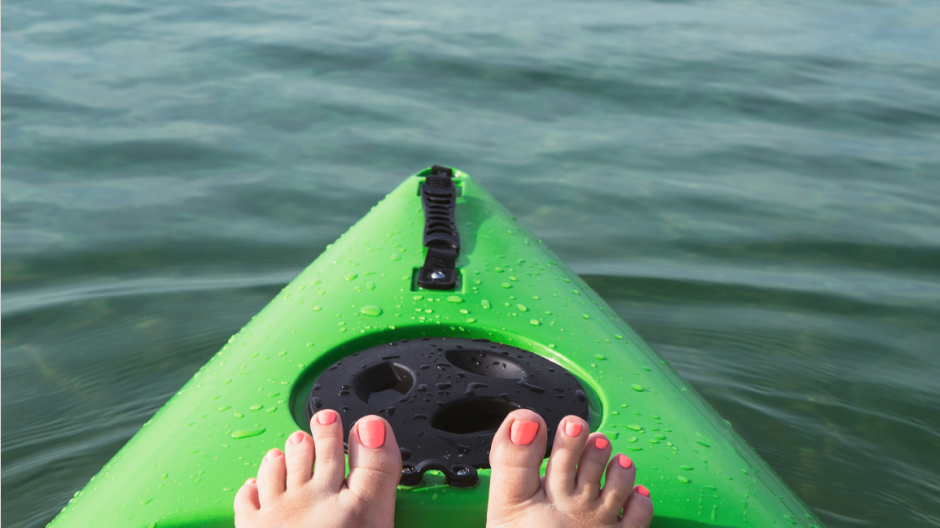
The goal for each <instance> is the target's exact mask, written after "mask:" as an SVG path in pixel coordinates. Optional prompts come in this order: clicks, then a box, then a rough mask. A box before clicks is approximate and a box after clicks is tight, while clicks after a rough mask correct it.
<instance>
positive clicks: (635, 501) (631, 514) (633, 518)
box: [620, 486, 653, 528]
mask: <svg viewBox="0 0 940 528" xmlns="http://www.w3.org/2000/svg"><path fill="white" fill-rule="evenodd" d="M652 521H653V501H652V500H650V491H649V490H648V489H646V486H637V487H636V488H634V490H633V493H631V494H630V497H629V498H628V499H627V503H626V505H624V507H623V521H621V524H620V525H621V526H622V527H623V528H648V527H649V525H650V522H652Z"/></svg>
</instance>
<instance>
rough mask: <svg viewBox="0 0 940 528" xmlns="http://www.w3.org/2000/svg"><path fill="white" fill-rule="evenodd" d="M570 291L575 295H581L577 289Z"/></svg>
mask: <svg viewBox="0 0 940 528" xmlns="http://www.w3.org/2000/svg"><path fill="white" fill-rule="evenodd" d="M571 293H573V294H575V295H581V292H579V291H578V290H571Z"/></svg>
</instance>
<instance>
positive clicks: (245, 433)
mask: <svg viewBox="0 0 940 528" xmlns="http://www.w3.org/2000/svg"><path fill="white" fill-rule="evenodd" d="M266 430H267V429H266V428H264V427H256V428H254V429H239V430H238V431H232V438H234V439H236V440H241V439H242V438H251V437H252V436H258V435H260V434H262V433H264V432H265V431H266Z"/></svg>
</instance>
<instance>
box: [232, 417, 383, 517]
mask: <svg viewBox="0 0 940 528" xmlns="http://www.w3.org/2000/svg"><path fill="white" fill-rule="evenodd" d="M310 431H311V432H312V433H313V436H312V437H311V436H310V435H309V434H307V433H305V432H303V431H297V432H296V433H294V434H292V435H291V436H290V437H289V438H288V439H287V442H286V445H285V448H284V452H281V450H280V449H272V450H271V451H268V454H267V455H265V457H264V460H262V462H261V467H260V468H258V478H257V479H248V482H246V483H245V485H244V486H242V487H241V489H240V490H238V494H237V495H236V496H235V526H236V527H238V528H249V527H255V526H257V527H265V528H267V527H272V526H283V527H290V526H312V525H314V524H315V525H316V526H318V527H324V528H341V527H342V528H345V527H347V526H367V527H375V528H383V527H391V526H392V524H393V522H394V519H395V489H396V487H397V486H398V482H399V479H400V478H401V452H400V451H399V450H398V443H397V442H396V441H395V434H394V433H393V432H392V428H391V426H390V425H389V424H388V422H386V421H385V420H383V419H382V418H379V417H377V416H366V417H365V418H362V419H361V420H359V422H358V423H356V425H354V426H353V428H352V430H351V431H350V433H349V468H350V469H349V476H348V477H347V476H346V458H345V455H344V452H343V426H342V422H341V421H340V417H339V414H338V413H337V412H336V411H331V410H322V411H320V412H318V413H317V414H316V415H314V417H313V419H311V420H310ZM314 460H316V470H314Z"/></svg>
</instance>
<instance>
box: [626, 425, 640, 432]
mask: <svg viewBox="0 0 940 528" xmlns="http://www.w3.org/2000/svg"><path fill="white" fill-rule="evenodd" d="M624 427H626V428H627V429H630V430H631V431H642V430H643V426H641V425H637V424H630V425H625V426H624Z"/></svg>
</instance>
